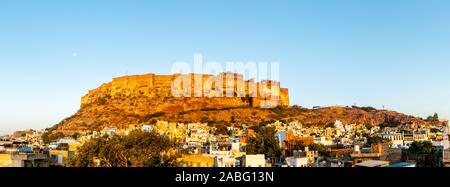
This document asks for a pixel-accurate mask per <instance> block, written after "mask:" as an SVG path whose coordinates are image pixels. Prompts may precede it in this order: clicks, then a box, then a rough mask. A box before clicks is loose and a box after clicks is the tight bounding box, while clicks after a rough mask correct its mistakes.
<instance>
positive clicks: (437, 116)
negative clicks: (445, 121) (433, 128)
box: [427, 113, 439, 122]
mask: <svg viewBox="0 0 450 187" xmlns="http://www.w3.org/2000/svg"><path fill="white" fill-rule="evenodd" d="M427 121H429V122H436V121H439V115H438V114H437V113H434V115H433V116H428V118H427Z"/></svg>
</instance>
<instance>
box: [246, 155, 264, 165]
mask: <svg viewBox="0 0 450 187" xmlns="http://www.w3.org/2000/svg"><path fill="white" fill-rule="evenodd" d="M242 166H243V167H265V166H266V157H265V156H264V154H257V155H245V156H242Z"/></svg>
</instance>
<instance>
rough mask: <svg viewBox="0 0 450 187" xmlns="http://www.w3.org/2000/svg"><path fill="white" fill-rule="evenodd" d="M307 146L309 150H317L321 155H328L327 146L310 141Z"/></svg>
mask: <svg viewBox="0 0 450 187" xmlns="http://www.w3.org/2000/svg"><path fill="white" fill-rule="evenodd" d="M309 147H310V148H311V150H314V151H317V152H319V154H321V155H323V156H330V153H329V152H328V148H327V146H325V145H323V144H321V143H312V144H311V145H309Z"/></svg>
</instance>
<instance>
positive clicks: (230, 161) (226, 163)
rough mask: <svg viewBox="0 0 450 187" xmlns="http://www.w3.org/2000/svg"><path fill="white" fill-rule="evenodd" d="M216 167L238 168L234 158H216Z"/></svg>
mask: <svg viewBox="0 0 450 187" xmlns="http://www.w3.org/2000/svg"><path fill="white" fill-rule="evenodd" d="M214 167H236V158H235V157H234V156H231V155H230V156H215V157H214Z"/></svg>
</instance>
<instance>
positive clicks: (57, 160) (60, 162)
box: [49, 150, 74, 167]
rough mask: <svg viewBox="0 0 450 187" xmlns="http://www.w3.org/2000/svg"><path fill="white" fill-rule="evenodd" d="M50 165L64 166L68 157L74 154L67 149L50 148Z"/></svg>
mask: <svg viewBox="0 0 450 187" xmlns="http://www.w3.org/2000/svg"><path fill="white" fill-rule="evenodd" d="M49 156H50V165H51V166H61V167H65V166H66V165H67V162H68V160H69V159H70V158H72V157H73V156H74V152H73V151H69V150H50V151H49Z"/></svg>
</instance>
